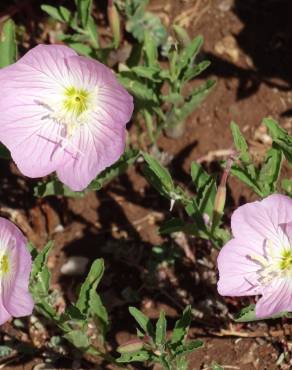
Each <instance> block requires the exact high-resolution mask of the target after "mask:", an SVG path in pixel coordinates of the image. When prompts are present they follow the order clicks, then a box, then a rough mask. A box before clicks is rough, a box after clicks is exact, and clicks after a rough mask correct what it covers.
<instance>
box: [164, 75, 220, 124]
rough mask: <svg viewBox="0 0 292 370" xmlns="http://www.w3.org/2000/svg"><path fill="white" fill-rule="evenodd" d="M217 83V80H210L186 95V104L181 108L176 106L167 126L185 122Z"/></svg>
mask: <svg viewBox="0 0 292 370" xmlns="http://www.w3.org/2000/svg"><path fill="white" fill-rule="evenodd" d="M215 84H216V81H214V80H208V81H207V82H206V83H204V84H203V85H201V86H199V87H198V88H196V89H194V90H193V91H192V93H191V94H190V95H188V96H187V97H186V99H185V103H184V105H183V106H182V107H180V108H176V110H175V111H174V114H172V116H170V119H169V121H168V123H167V126H168V127H172V126H174V125H176V124H177V123H178V122H183V121H184V120H185V119H186V118H187V117H188V116H189V115H190V114H191V113H192V112H193V111H194V110H195V109H196V108H197V107H198V106H199V105H200V103H201V102H202V101H203V100H204V99H205V98H206V96H207V95H208V94H209V93H210V92H211V90H212V88H213V87H214V86H215Z"/></svg>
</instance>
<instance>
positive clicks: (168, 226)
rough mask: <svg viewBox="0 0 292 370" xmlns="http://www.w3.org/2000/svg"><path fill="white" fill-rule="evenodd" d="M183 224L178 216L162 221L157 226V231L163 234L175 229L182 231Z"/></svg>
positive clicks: (172, 231)
mask: <svg viewBox="0 0 292 370" xmlns="http://www.w3.org/2000/svg"><path fill="white" fill-rule="evenodd" d="M184 226H185V223H184V221H183V220H181V219H180V218H172V219H170V220H167V221H165V222H163V224H162V225H161V226H160V227H159V233H160V234H161V235H164V234H171V233H175V232H177V231H182V230H183V228H184Z"/></svg>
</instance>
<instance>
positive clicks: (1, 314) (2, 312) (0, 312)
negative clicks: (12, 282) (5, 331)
mask: <svg viewBox="0 0 292 370" xmlns="http://www.w3.org/2000/svg"><path fill="white" fill-rule="evenodd" d="M10 318H11V315H10V314H9V313H8V312H7V310H6V308H5V307H4V306H3V303H2V298H1V296H0V325H3V324H4V323H5V322H6V321H8V320H9V319H10Z"/></svg>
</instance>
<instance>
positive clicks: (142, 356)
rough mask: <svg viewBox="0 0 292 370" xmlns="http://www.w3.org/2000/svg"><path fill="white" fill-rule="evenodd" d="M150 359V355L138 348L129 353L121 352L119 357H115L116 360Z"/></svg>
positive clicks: (141, 360)
mask: <svg viewBox="0 0 292 370" xmlns="http://www.w3.org/2000/svg"><path fill="white" fill-rule="evenodd" d="M149 359H150V355H149V353H148V352H147V351H145V350H140V351H137V352H131V353H122V354H121V357H119V358H118V359H117V362H121V363H123V362H135V361H136V362H144V361H147V360H149Z"/></svg>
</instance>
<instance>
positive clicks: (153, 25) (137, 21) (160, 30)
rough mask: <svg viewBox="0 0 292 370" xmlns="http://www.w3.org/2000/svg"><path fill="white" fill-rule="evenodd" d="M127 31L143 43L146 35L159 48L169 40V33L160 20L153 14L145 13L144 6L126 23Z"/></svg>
mask: <svg viewBox="0 0 292 370" xmlns="http://www.w3.org/2000/svg"><path fill="white" fill-rule="evenodd" d="M126 30H127V31H128V32H130V33H131V34H132V35H133V36H134V37H135V38H136V39H137V40H138V41H139V42H141V43H142V42H143V40H144V38H145V34H146V33H147V34H148V35H149V37H150V38H152V39H153V40H154V41H155V43H156V45H157V46H159V45H161V44H162V43H163V42H165V40H166V38H167V31H166V29H165V27H164V26H163V24H162V23H161V20H160V18H159V17H158V16H156V15H155V14H153V13H150V12H145V9H144V8H143V7H142V6H141V7H139V8H138V9H137V11H136V12H135V14H134V15H133V16H131V17H129V19H128V21H127V22H126Z"/></svg>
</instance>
